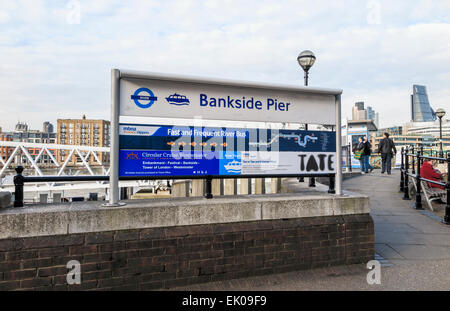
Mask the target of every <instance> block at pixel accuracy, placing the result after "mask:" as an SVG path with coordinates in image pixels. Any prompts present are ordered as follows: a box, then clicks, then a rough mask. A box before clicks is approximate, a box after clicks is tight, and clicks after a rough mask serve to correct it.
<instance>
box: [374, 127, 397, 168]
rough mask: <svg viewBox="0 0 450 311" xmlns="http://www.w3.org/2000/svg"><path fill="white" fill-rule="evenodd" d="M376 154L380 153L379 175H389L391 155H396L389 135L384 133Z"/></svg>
mask: <svg viewBox="0 0 450 311" xmlns="http://www.w3.org/2000/svg"><path fill="white" fill-rule="evenodd" d="M377 153H381V174H384V172H387V173H388V175H391V160H392V156H393V154H396V153H397V149H396V148H395V144H394V142H393V141H392V139H390V138H389V133H384V135H383V139H382V140H380V144H379V145H378V149H377Z"/></svg>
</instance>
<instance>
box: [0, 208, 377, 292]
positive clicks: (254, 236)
mask: <svg viewBox="0 0 450 311" xmlns="http://www.w3.org/2000/svg"><path fill="white" fill-rule="evenodd" d="M373 255H374V230H373V222H372V219H371V217H370V216H369V215H368V214H364V215H349V216H328V217H311V218H298V219H289V220H269V221H257V222H241V223H229V224H212V225H196V226H181V227H168V228H151V229H141V230H127V231H111V232H100V233H83V234H71V235H57V236H45V237H31V238H16V239H3V240H0V290H16V289H34V290H47V289H51V290H87V289H101V290H104V289H122V290H151V289H160V288H171V287H175V286H183V285H188V284H193V283H200V282H208V281H216V280H223V279H230V278H239V277H246V276H252V275H260V274H270V273H279V272H285V271H291V270H300V269H310V268H315V267H323V266H330V265H340V264H353V263H365V262H367V261H369V260H371V259H373ZM72 259H75V260H78V261H79V262H80V263H81V284H80V285H67V283H66V274H67V271H68V269H67V268H66V264H67V262H68V261H69V260H72Z"/></svg>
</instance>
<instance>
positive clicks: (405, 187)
mask: <svg viewBox="0 0 450 311" xmlns="http://www.w3.org/2000/svg"><path fill="white" fill-rule="evenodd" d="M408 174H409V155H408V148H406V151H405V183H404V185H403V191H404V195H403V200H411V199H410V198H409V180H408V177H409V176H408Z"/></svg>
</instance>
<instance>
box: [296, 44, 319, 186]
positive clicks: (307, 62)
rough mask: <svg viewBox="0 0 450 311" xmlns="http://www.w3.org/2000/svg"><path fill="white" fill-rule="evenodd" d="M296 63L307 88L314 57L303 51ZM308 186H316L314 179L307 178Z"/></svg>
mask: <svg viewBox="0 0 450 311" xmlns="http://www.w3.org/2000/svg"><path fill="white" fill-rule="evenodd" d="M297 61H298V64H299V65H300V67H302V68H303V71H304V72H305V86H308V72H309V69H311V67H312V66H313V65H314V63H315V62H316V56H315V55H314V53H313V52H311V51H310V50H305V51H303V52H301V53H300V54H299V55H298V57H297ZM305 130H308V124H305ZM299 181H300V182H303V181H304V178H303V177H300V178H299ZM309 186H310V187H315V186H316V179H315V178H314V177H311V178H309Z"/></svg>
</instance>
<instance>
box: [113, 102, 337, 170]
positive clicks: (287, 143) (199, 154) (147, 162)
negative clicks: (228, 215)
mask: <svg viewBox="0 0 450 311" xmlns="http://www.w3.org/2000/svg"><path fill="white" fill-rule="evenodd" d="M179 99H180V102H181V101H183V100H184V98H183V97H181V96H180V97H179ZM335 136H336V135H335V132H329V131H301V130H278V129H242V128H212V127H182V126H181V127H180V126H164V125H138V124H121V125H120V140H119V145H120V154H119V176H195V175H220V176H232V175H242V176H245V175H269V174H270V175H289V174H306V173H310V174H311V173H314V174H321V173H323V174H330V173H334V172H335V161H336V159H335V152H336V145H335V141H336V139H335Z"/></svg>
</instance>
